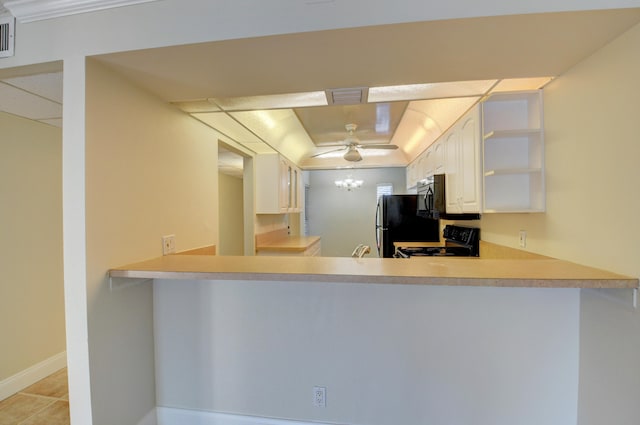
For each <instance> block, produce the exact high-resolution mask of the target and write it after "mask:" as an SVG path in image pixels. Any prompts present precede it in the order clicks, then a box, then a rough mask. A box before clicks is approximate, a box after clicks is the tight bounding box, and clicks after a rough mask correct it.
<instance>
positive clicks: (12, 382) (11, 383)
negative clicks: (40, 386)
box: [0, 351, 67, 400]
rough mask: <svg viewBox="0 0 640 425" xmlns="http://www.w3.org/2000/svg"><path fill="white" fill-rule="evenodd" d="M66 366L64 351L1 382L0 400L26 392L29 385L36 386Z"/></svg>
mask: <svg viewBox="0 0 640 425" xmlns="http://www.w3.org/2000/svg"><path fill="white" fill-rule="evenodd" d="M66 366H67V352H66V351H63V352H62V353H59V354H56V355H55V356H53V357H49V358H48V359H46V360H43V361H41V362H40V363H37V364H34V365H33V366H31V367H30V368H28V369H25V370H23V371H22V372H18V373H16V374H15V375H13V376H10V377H8V378H7V379H5V380H3V381H0V400H4V399H5V398H8V397H11V396H12V395H13V394H15V393H17V392H20V391H22V390H24V389H25V388H27V387H28V386H29V385H32V384H35V383H36V382H38V381H39V380H41V379H42V378H46V377H47V376H49V375H51V374H52V373H53V372H55V371H57V370H60V369H62V368H63V367H66Z"/></svg>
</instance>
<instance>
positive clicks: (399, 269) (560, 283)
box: [109, 255, 638, 288]
mask: <svg viewBox="0 0 640 425" xmlns="http://www.w3.org/2000/svg"><path fill="white" fill-rule="evenodd" d="M109 277H112V278H136V279H182V280H189V279H194V280H259V281H313V282H336V283H370V284H380V283H384V284H414V285H448V286H490V287H530V288H536V287H538V288H637V287H638V279H636V278H632V277H629V276H623V275H619V274H615V273H610V272H607V271H604V270H599V269H594V268H591V267H586V266H581V265H578V264H574V263H570V262H567V261H562V260H556V259H533V260H531V259H526V260H524V259H481V258H434V257H428V258H416V259H401V258H360V259H357V258H347V257H260V256H255V257H251V256H247V257H240V256H238V257H234V256H207V255H188V256H182V255H167V256H164V257H158V258H154V259H151V260H148V261H142V262H139V263H135V264H130V265H127V266H123V267H117V268H114V269H111V270H110V271H109Z"/></svg>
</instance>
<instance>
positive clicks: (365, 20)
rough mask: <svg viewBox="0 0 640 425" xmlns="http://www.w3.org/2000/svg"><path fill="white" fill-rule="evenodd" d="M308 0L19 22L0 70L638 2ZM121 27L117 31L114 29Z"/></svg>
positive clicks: (165, 3) (174, 0) (199, 1)
mask: <svg viewBox="0 0 640 425" xmlns="http://www.w3.org/2000/svg"><path fill="white" fill-rule="evenodd" d="M307 3H308V2H295V1H294V2H292V1H291V0H271V1H269V2H264V1H263V0H242V2H241V3H238V4H236V3H229V4H226V3H224V4H219V3H217V2H211V1H210V0H189V1H188V2H186V1H184V0H162V1H158V2H151V3H145V4H139V5H134V6H128V7H121V8H115V9H110V10H106V11H102V12H99V13H90V14H81V15H73V16H69V17H65V18H59V19H49V20H44V21H40V22H32V23H26V24H22V23H18V24H17V26H16V34H17V37H16V48H15V56H14V57H11V58H6V59H3V60H2V63H0V68H11V67H15V66H20V65H28V64H37V63H43V62H50V61H55V60H61V59H68V58H69V57H73V56H78V55H80V56H84V55H93V54H101V53H108V52H119V51H124V50H134V49H144V48H150V47H160V46H170V45H178V44H186V43H198V42H204V41H212V40H222V39H233V38H243V37H253V36H262V35H270V34H285V33H293V32H303V31H312V30H324V29H335V28H344V27H357V26H365V25H376V24H388V23H398V22H415V21H421V20H438V19H455V18H465V17H477V16H496V15H510V14H519V13H538V12H554V11H567V10H590V9H612V8H624V7H638V1H637V0H563V1H554V0H540V1H537V2H535V3H532V2H509V1H504V0H488V1H483V2H482V3H480V2H477V1H474V0H455V1H449V2H441V1H439V2H436V1H429V2H425V1H424V0H399V1H395V2H388V1H385V0H373V1H371V0H357V1H349V2H332V3H331V4H329V5H327V4H324V5H323V4H313V3H312V4H307ZM363 10H364V11H366V13H363ZM116 24H117V27H118V30H117V31H114V25H116ZM167 28H171V31H167ZM67 118H69V117H67Z"/></svg>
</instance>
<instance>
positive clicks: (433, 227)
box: [376, 195, 440, 258]
mask: <svg viewBox="0 0 640 425" xmlns="http://www.w3.org/2000/svg"><path fill="white" fill-rule="evenodd" d="M439 240H440V223H439V222H438V220H434V219H431V218H424V217H420V216H419V215H418V195H383V196H381V197H380V199H379V200H378V206H377V209H376V245H377V247H378V257H384V258H390V257H393V254H394V253H395V247H394V245H393V243H394V242H438V241H439Z"/></svg>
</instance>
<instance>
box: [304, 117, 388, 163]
mask: <svg viewBox="0 0 640 425" xmlns="http://www.w3.org/2000/svg"><path fill="white" fill-rule="evenodd" d="M357 128H358V125H357V124H347V125H345V129H346V130H347V132H348V133H349V134H348V135H347V137H346V139H344V140H343V141H342V143H339V144H333V145H322V147H329V146H340V148H338V149H333V150H330V151H327V152H322V153H318V154H315V155H312V156H311V158H316V157H319V156H322V155H326V154H329V153H333V152H339V151H341V150H343V149H346V150H347V151H346V152H345V154H344V156H343V158H344V159H346V160H347V161H351V162H358V161H361V160H362V155H360V151H359V150H358V149H398V147H397V146H396V145H391V144H381V143H376V144H374V143H371V144H360V140H358V138H357V137H356V136H355V135H354V134H353V133H354V132H355V131H356V129H357Z"/></svg>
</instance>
